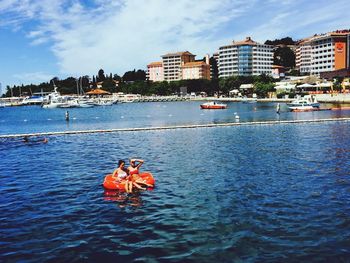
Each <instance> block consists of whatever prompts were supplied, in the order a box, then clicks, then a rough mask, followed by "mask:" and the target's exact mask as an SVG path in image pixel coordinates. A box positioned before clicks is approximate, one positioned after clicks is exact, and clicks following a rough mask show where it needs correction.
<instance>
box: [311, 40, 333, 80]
mask: <svg viewBox="0 0 350 263" xmlns="http://www.w3.org/2000/svg"><path fill="white" fill-rule="evenodd" d="M334 69H335V63H334V43H333V40H332V37H330V36H326V37H320V38H316V39H314V40H313V41H312V42H311V71H310V73H311V75H319V74H320V73H321V72H326V71H332V70H334Z"/></svg>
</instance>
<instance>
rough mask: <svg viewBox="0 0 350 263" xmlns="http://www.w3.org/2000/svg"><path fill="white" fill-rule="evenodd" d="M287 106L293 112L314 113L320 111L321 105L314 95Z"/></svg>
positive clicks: (294, 101) (298, 99)
mask: <svg viewBox="0 0 350 263" xmlns="http://www.w3.org/2000/svg"><path fill="white" fill-rule="evenodd" d="M287 106H288V108H289V109H290V110H291V111H313V110H319V109H320V103H319V102H318V101H317V100H316V98H315V97H314V96H312V95H306V96H304V97H302V98H297V99H296V100H293V101H292V102H291V103H287Z"/></svg>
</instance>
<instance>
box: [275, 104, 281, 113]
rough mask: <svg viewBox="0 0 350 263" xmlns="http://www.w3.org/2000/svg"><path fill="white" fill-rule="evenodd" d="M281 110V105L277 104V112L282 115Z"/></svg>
mask: <svg viewBox="0 0 350 263" xmlns="http://www.w3.org/2000/svg"><path fill="white" fill-rule="evenodd" d="M280 108H281V106H280V104H279V103H277V108H276V112H277V113H278V114H280Z"/></svg>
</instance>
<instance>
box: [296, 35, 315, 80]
mask: <svg viewBox="0 0 350 263" xmlns="http://www.w3.org/2000/svg"><path fill="white" fill-rule="evenodd" d="M295 66H296V68H297V69H298V70H299V72H300V73H301V74H310V72H311V44H310V42H309V39H305V40H303V41H300V42H299V43H298V46H297V48H296V50H295Z"/></svg>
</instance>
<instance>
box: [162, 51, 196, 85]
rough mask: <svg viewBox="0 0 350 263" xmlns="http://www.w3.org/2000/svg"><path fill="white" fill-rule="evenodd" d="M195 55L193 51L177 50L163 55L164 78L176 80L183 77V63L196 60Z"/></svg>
mask: <svg viewBox="0 0 350 263" xmlns="http://www.w3.org/2000/svg"><path fill="white" fill-rule="evenodd" d="M194 58H195V55H193V54H192V53H190V52H188V51H185V52H177V53H168V54H165V55H163V56H162V61H163V70H164V80H166V81H175V80H181V79H182V65H183V64H185V63H188V62H194Z"/></svg>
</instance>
